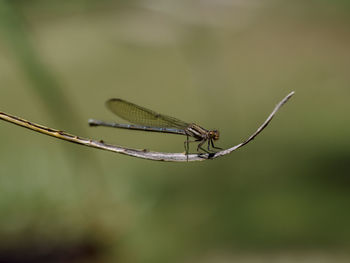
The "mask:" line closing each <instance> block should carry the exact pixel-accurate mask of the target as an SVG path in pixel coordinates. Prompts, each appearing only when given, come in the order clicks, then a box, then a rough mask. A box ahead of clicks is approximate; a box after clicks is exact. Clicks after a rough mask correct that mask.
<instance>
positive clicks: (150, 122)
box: [106, 99, 189, 129]
mask: <svg viewBox="0 0 350 263" xmlns="http://www.w3.org/2000/svg"><path fill="white" fill-rule="evenodd" d="M106 106H107V108H108V109H109V110H110V111H112V112H113V113H114V114H116V115H117V116H119V117H120V118H122V119H124V120H126V121H128V122H131V123H134V124H138V125H145V126H150V127H162V128H177V129H185V128H186V127H188V126H189V124H188V123H186V122H184V121H181V120H178V119H176V118H173V117H170V116H166V115H162V114H159V113H157V112H155V111H152V110H149V109H146V108H144V107H141V106H138V105H136V104H133V103H131V102H128V101H125V100H122V99H110V100H108V101H107V102H106Z"/></svg>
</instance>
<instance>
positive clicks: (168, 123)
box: [89, 99, 221, 155]
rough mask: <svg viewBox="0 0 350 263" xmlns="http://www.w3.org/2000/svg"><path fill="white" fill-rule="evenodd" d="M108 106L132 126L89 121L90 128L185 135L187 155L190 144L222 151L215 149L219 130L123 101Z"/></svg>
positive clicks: (199, 147) (107, 104)
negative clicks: (102, 127)
mask: <svg viewBox="0 0 350 263" xmlns="http://www.w3.org/2000/svg"><path fill="white" fill-rule="evenodd" d="M106 106H107V108H108V109H109V110H111V111H112V112H113V113H114V114H116V115H117V116H119V117H120V118H122V119H124V120H126V121H128V122H130V123H132V124H120V123H109V122H103V121H97V120H89V125H90V126H107V127H114V128H122V129H132V130H141V131H152V132H163V133H172V134H180V135H185V136H186V137H187V139H186V141H185V142H184V146H185V150H186V154H187V155H188V152H189V143H190V142H198V146H197V151H198V152H199V150H202V151H204V152H207V153H209V152H210V151H213V150H212V149H221V148H219V147H215V145H214V141H216V140H218V139H219V135H220V134H219V131H217V130H207V129H204V128H202V127H201V126H199V125H197V124H194V123H187V122H184V121H181V120H179V119H176V118H174V117H170V116H167V115H163V114H159V113H157V112H154V111H152V110H149V109H146V108H144V107H141V106H138V105H136V104H133V103H131V102H128V101H125V100H122V99H110V100H108V101H107V102H106ZM189 137H193V138H194V139H195V140H194V141H190V140H189ZM206 142H207V143H208V147H207V150H206V149H204V148H203V147H202V146H203V144H204V143H206Z"/></svg>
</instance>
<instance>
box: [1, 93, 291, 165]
mask: <svg viewBox="0 0 350 263" xmlns="http://www.w3.org/2000/svg"><path fill="white" fill-rule="evenodd" d="M293 95H294V91H293V92H291V93H289V94H288V95H287V96H286V97H285V98H284V99H283V100H282V101H281V102H280V103H278V104H277V105H276V107H275V108H274V110H273V111H272V112H271V114H270V115H269V116H268V118H267V119H266V120H265V122H264V123H263V124H262V125H261V126H260V127H259V128H258V129H257V130H256V132H254V133H253V134H252V135H251V136H250V137H249V138H248V139H246V140H245V141H243V142H242V143H240V144H238V145H236V146H233V147H231V148H228V149H225V150H221V151H219V152H216V153H210V154H208V153H199V154H198V153H197V154H189V155H188V157H187V155H186V154H184V153H164V152H152V151H147V150H139V149H131V148H125V147H122V146H117V145H111V144H107V143H105V142H103V141H102V140H100V141H96V140H91V139H86V138H82V137H78V136H75V135H72V134H69V133H66V132H64V131H59V130H55V129H51V128H48V127H45V126H42V125H39V124H35V123H32V122H29V121H26V120H24V119H21V118H19V117H15V116H11V115H9V114H6V113H3V112H0V119H2V120H4V121H8V122H10V123H13V124H16V125H19V126H22V127H25V128H28V129H30V130H33V131H36V132H40V133H43V134H46V135H49V136H52V137H55V138H58V139H61V140H65V141H69V142H73V143H78V144H82V145H85V146H89V147H94V148H97V149H101V150H106V151H111V152H116V153H121V154H126V155H130V156H134V157H138V158H143V159H148V160H154V161H168V162H186V161H204V160H209V159H215V158H218V157H221V156H224V155H227V154H229V153H231V152H233V151H235V150H237V149H238V148H241V147H242V146H244V145H246V144H247V143H249V142H250V141H252V140H253V139H254V138H255V137H256V136H257V135H258V134H259V133H260V132H262V130H263V129H265V128H266V126H267V125H268V124H269V123H270V121H271V120H272V118H273V117H274V116H275V114H276V113H277V111H278V110H279V109H280V108H281V107H282V106H283V104H285V103H286V102H287V101H288V100H289V99H290V98H291V97H292V96H293Z"/></svg>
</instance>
